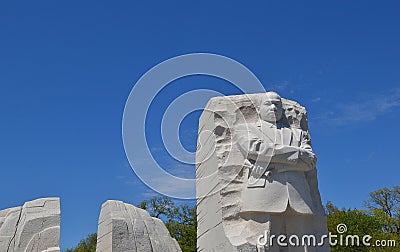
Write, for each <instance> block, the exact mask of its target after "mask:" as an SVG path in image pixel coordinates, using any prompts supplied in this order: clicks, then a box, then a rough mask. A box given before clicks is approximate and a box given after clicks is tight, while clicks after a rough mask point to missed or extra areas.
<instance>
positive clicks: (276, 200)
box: [234, 121, 315, 214]
mask: <svg viewBox="0 0 400 252" xmlns="http://www.w3.org/2000/svg"><path fill="white" fill-rule="evenodd" d="M234 136H235V139H236V142H237V144H238V145H239V147H240V149H241V150H242V151H243V152H244V154H245V156H246V158H247V162H248V164H250V169H249V176H248V178H249V179H248V183H247V186H246V187H245V188H244V190H243V192H242V199H243V201H242V203H243V204H242V209H241V212H268V213H282V212H285V211H286V209H287V208H288V207H289V206H290V207H291V208H292V209H293V210H294V211H296V212H298V213H301V214H313V207H312V206H313V203H312V198H311V195H310V187H309V183H308V181H307V178H306V175H305V173H306V172H307V171H311V170H313V169H315V166H314V165H309V164H308V165H307V163H306V162H304V161H303V159H302V158H301V157H302V156H303V157H304V156H308V157H307V158H308V159H309V160H313V159H315V155H314V153H313V152H312V148H311V145H310V142H311V141H310V138H309V136H308V132H305V131H302V130H301V129H294V128H288V127H278V128H276V126H275V125H273V124H270V123H268V122H265V121H259V122H258V123H252V124H241V125H239V126H237V127H235V131H234ZM254 169H258V170H259V171H260V170H261V174H258V175H259V176H258V178H257V179H256V181H255V183H254V181H253V183H249V182H250V180H251V179H252V176H253V175H252V171H253V170H254ZM256 175H257V173H256Z"/></svg>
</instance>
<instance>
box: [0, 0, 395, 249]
mask: <svg viewBox="0 0 400 252" xmlns="http://www.w3.org/2000/svg"><path fill="white" fill-rule="evenodd" d="M144 2H145V1H140V3H139V1H114V2H108V3H104V2H100V1H64V2H59V1H30V2H18V3H17V2H12V3H11V2H2V3H1V4H0V88H1V90H0V116H1V121H0V122H1V123H0V151H1V154H0V167H1V173H0V174H1V176H0V178H1V182H0V192H1V194H0V209H3V208H8V207H12V206H17V205H21V204H23V202H25V201H28V200H31V199H35V198H39V197H47V196H59V197H61V199H62V201H61V204H62V206H61V207H62V231H61V232H62V233H61V237H62V238H61V240H62V247H63V248H67V247H71V246H73V245H75V244H76V243H77V242H78V241H79V240H80V239H81V238H83V237H85V236H86V235H87V234H89V233H91V232H96V230H97V218H98V214H99V211H100V205H101V203H102V202H104V201H105V200H107V199H120V200H123V201H126V202H130V203H134V204H137V203H138V202H140V201H141V200H143V199H147V198H149V197H151V196H153V195H154V193H153V192H152V191H151V190H149V189H148V188H146V187H145V186H144V185H143V184H142V183H141V182H140V180H138V179H137V178H136V177H135V175H134V174H133V172H132V170H131V169H130V167H129V164H128V162H127V159H126V157H125V153H124V149H123V145H122V138H121V124H122V113H123V109H124V105H125V101H126V99H127V97H128V95H129V92H130V90H131V89H132V87H133V86H134V84H135V82H136V81H137V80H138V79H139V78H140V76H141V75H142V74H144V73H145V72H146V71H147V70H149V69H150V68H151V67H152V66H154V65H156V64H157V63H160V62H161V61H163V60H166V59H168V58H171V57H174V56H177V55H181V54H185V53H193V52H211V53H217V54H222V55H225V56H228V57H231V58H233V59H235V60H237V61H239V62H241V63H243V64H244V65H246V66H247V67H248V68H249V69H251V70H252V71H253V72H254V73H255V74H256V75H257V77H258V78H259V79H260V80H261V81H262V83H263V84H264V86H265V88H266V89H268V90H269V89H273V90H276V91H278V92H279V93H280V94H281V95H282V96H283V97H287V98H291V99H294V100H297V101H298V102H300V103H301V104H303V105H305V106H306V107H307V109H308V112H309V120H310V130H311V135H312V138H313V147H314V149H315V152H316V153H317V155H318V157H319V160H318V169H319V183H320V191H321V195H322V198H323V201H324V202H326V201H327V200H330V201H332V202H333V203H334V204H336V205H338V206H339V207H351V208H353V207H358V208H360V207H362V202H363V200H365V199H367V197H368V193H369V192H370V191H373V190H376V189H378V188H382V187H385V186H387V187H392V186H394V185H399V184H400V183H399V178H400V171H399V165H398V157H399V147H398V145H399V143H400V137H399V135H400V134H399V130H398V128H399V126H398V125H399V124H400V119H399V118H400V117H399V115H400V113H399V112H400V71H399V69H400V46H399V45H400V15H399V11H400V3H399V1H307V2H304V1H257V2H251V3H245V2H243V1H241V2H235V1H225V2H222V1H221V2H216V1H201V2H194V1H181V2H176V1H159V2H155V1H147V2H146V3H144ZM264 2H266V3H264ZM187 83H191V84H192V88H200V87H202V88H211V87H214V88H215V89H217V90H218V91H220V92H223V93H225V94H238V91H237V90H235V89H233V88H232V87H230V86H229V85H227V84H226V83H224V82H222V81H219V80H217V79H214V78H206V77H190V78H186V79H182V80H179V81H177V82H176V83H173V84H175V86H174V85H172V86H171V87H170V88H167V89H165V90H164V91H163V93H161V94H160V96H159V97H158V98H157V101H156V102H155V103H154V104H153V107H152V110H153V113H152V115H151V116H152V118H153V120H154V122H155V123H154V124H153V125H152V127H154V129H153V130H149V134H148V138H149V142H151V143H152V144H153V145H154V146H157V145H159V143H160V134H159V125H158V124H157V122H159V121H160V119H159V117H160V116H161V115H162V109H165V108H166V107H167V106H168V103H169V101H170V100H171V99H173V98H174V97H177V96H179V95H180V94H181V93H182V92H185V91H186V90H185V88H184V87H187V86H185V85H186V84H187ZM160 111H161V112H160ZM198 115H199V114H198V113H197V114H196V113H194V114H192V115H191V116H190V117H188V118H187V119H186V120H185V121H184V123H183V124H182V126H181V132H186V131H189V132H191V131H193V129H195V127H196V124H197V119H198ZM157 127H158V128H157ZM195 142H196V138H195V134H192V137H191V138H187V139H186V140H185V142H184V144H185V146H186V147H187V148H188V149H192V150H193V148H194V146H195ZM160 156H162V154H160ZM160 162H163V161H162V160H161V161H160ZM192 168H193V167H192ZM182 169H183V168H182ZM188 169H189V170H186V171H188V174H189V175H190V174H194V168H193V170H190V167H189V168H188ZM178 172H179V171H178Z"/></svg>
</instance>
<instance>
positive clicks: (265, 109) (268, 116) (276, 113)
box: [260, 92, 283, 123]
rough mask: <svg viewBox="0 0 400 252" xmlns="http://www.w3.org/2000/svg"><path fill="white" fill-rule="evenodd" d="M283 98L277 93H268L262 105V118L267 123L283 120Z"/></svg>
mask: <svg viewBox="0 0 400 252" xmlns="http://www.w3.org/2000/svg"><path fill="white" fill-rule="evenodd" d="M282 113H283V108H282V101H281V97H280V96H279V95H278V94H277V93H275V92H268V93H266V94H265V96H264V98H263V99H262V101H261V104H260V117H261V119H262V120H264V121H267V122H271V123H274V122H278V121H279V120H280V119H281V118H282Z"/></svg>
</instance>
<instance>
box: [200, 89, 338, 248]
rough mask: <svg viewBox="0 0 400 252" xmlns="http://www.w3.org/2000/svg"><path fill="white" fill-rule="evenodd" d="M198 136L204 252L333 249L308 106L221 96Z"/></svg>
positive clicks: (269, 96) (271, 96) (266, 97)
mask: <svg viewBox="0 0 400 252" xmlns="http://www.w3.org/2000/svg"><path fill="white" fill-rule="evenodd" d="M198 133H199V136H198V146H197V153H196V164H197V165H196V195H197V213H198V229H197V247H198V248H197V249H198V251H216V252H217V251H227V252H228V251H229V252H231V251H308V252H310V251H330V248H329V244H328V241H327V239H326V237H325V236H324V235H327V233H328V231H327V223H326V216H325V213H324V209H323V206H322V203H321V198H320V194H319V191H318V182H317V171H316V160H317V159H316V156H315V154H314V152H313V149H312V147H311V139H310V134H309V130H308V120H307V113H306V110H305V108H304V107H302V106H301V105H299V104H298V103H297V102H294V101H290V100H286V99H281V97H280V96H279V95H278V94H277V93H275V92H268V93H262V94H250V95H238V96H226V97H215V98H213V99H211V100H210V101H209V102H208V104H207V106H206V108H205V110H204V112H203V114H202V115H201V117H200V121H199V131H198ZM279 236H281V237H280V238H279ZM313 237H314V238H315V239H314V238H313ZM321 240H322V241H321Z"/></svg>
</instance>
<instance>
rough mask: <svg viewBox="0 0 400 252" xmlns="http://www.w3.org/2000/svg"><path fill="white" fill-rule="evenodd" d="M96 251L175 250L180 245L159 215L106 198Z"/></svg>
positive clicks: (147, 251)
mask: <svg viewBox="0 0 400 252" xmlns="http://www.w3.org/2000/svg"><path fill="white" fill-rule="evenodd" d="M96 251H97V252H142V251H143V252H145V251H146V252H153V251H154V252H177V251H181V249H180V247H179V244H178V242H177V241H176V240H175V239H173V238H172V237H171V236H170V234H169V232H168V230H167V228H166V227H165V225H164V223H163V222H162V221H161V220H160V219H158V218H154V217H151V216H150V215H149V213H148V212H147V211H146V210H143V209H141V208H138V207H135V206H133V205H130V204H127V203H124V202H122V201H117V200H108V201H106V202H105V203H104V204H103V205H102V207H101V212H100V218H99V226H98V233H97V248H96Z"/></svg>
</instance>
